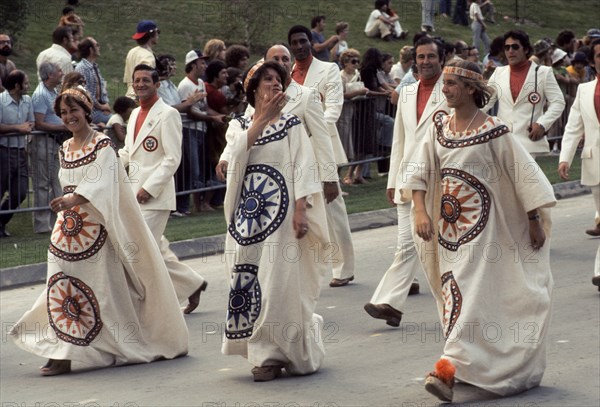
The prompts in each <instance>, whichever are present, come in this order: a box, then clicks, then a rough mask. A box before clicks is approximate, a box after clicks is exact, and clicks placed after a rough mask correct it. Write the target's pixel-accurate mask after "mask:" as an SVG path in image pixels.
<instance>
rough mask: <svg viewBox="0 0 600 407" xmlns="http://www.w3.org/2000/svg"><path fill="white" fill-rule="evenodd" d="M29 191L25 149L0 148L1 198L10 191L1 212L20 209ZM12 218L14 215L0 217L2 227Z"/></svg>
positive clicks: (8, 214)
mask: <svg viewBox="0 0 600 407" xmlns="http://www.w3.org/2000/svg"><path fill="white" fill-rule="evenodd" d="M28 189H29V172H28V170H27V152H26V151H25V149H24V148H8V147H4V146H0V197H2V196H4V193H5V192H7V191H8V197H7V198H6V199H5V200H4V202H3V203H2V207H0V210H3V211H7V210H9V209H16V208H18V207H19V205H20V204H21V202H23V201H24V200H25V198H26V197H27V192H28ZM0 200H1V199H0ZM12 217H13V214H12V213H7V214H2V215H0V225H6V224H7V223H8V222H9V221H10V220H11V218H12Z"/></svg>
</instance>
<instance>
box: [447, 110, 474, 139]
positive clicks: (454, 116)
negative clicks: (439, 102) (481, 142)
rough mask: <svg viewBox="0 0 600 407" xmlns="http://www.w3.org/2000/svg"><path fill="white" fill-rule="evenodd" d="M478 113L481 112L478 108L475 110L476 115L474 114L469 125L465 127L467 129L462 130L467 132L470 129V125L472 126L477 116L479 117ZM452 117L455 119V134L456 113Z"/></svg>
mask: <svg viewBox="0 0 600 407" xmlns="http://www.w3.org/2000/svg"><path fill="white" fill-rule="evenodd" d="M478 114H479V109H477V110H476V111H475V115H474V116H473V118H472V119H471V121H470V122H469V124H467V127H465V129H464V130H463V131H462V132H466V131H467V130H468V129H469V127H471V125H472V124H473V121H474V120H475V118H476V117H477V115H478ZM452 117H453V119H454V134H456V113H454V115H453V116H452ZM462 132H461V133H462Z"/></svg>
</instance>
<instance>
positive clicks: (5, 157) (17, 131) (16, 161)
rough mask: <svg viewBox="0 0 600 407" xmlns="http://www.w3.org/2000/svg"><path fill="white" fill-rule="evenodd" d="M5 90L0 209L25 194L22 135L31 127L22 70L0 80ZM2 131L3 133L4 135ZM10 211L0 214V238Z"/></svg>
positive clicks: (0, 115) (0, 104) (0, 106)
mask: <svg viewBox="0 0 600 407" xmlns="http://www.w3.org/2000/svg"><path fill="white" fill-rule="evenodd" d="M4 86H5V87H6V92H2V93H0V134H2V135H3V136H0V197H2V196H4V193H5V192H8V198H7V199H5V200H4V201H3V203H2V207H0V210H2V211H6V210H10V209H15V208H17V207H18V206H19V205H20V204H21V202H23V200H25V198H26V197H27V192H28V189H29V188H28V187H29V185H28V181H29V174H28V172H27V152H26V151H25V146H26V140H25V136H26V135H27V134H29V132H30V131H31V130H32V129H33V124H34V118H33V103H32V101H31V98H30V97H29V96H27V92H28V91H29V79H28V78H27V74H25V72H23V71H19V70H14V71H12V72H11V73H9V74H8V76H7V77H6V80H5V81H4ZM4 134H6V135H4ZM12 216H13V214H12V213H8V214H2V215H0V238H2V237H8V236H10V234H9V233H8V232H7V231H6V224H7V223H8V222H9V221H10V219H11V218H12Z"/></svg>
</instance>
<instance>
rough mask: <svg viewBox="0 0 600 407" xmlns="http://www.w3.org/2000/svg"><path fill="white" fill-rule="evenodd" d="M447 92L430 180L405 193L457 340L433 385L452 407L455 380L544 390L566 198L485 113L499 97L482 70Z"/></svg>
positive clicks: (465, 68)
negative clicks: (556, 237) (554, 221)
mask: <svg viewBox="0 0 600 407" xmlns="http://www.w3.org/2000/svg"><path fill="white" fill-rule="evenodd" d="M442 91H443V93H444V95H445V96H446V100H447V101H448V106H449V107H451V108H454V109H455V113H454V114H453V115H452V116H443V117H439V118H438V119H437V120H436V121H435V122H434V124H433V125H432V127H431V128H430V129H429V133H428V137H426V138H424V139H423V140H422V142H421V143H420V144H419V145H417V146H416V148H415V152H414V155H413V157H414V162H415V163H416V164H417V165H418V166H419V171H415V172H414V173H410V174H408V173H407V174H405V179H406V182H405V183H404V185H403V187H406V188H410V189H412V190H413V200H414V211H415V232H416V234H417V235H418V236H417V237H416V240H415V241H416V242H417V248H418V249H419V250H420V255H421V260H422V261H423V262H424V266H425V270H426V275H427V277H428V280H429V283H430V285H431V288H432V292H433V294H434V296H435V298H436V302H437V305H438V311H439V314H440V317H441V321H442V329H443V334H444V337H445V339H446V341H445V345H444V352H443V355H442V359H440V361H438V363H437V364H436V368H435V371H434V372H432V373H430V374H429V375H428V377H427V378H426V383H425V386H426V389H427V390H428V391H429V392H431V393H433V394H434V395H436V396H437V397H438V398H440V399H441V400H445V401H451V400H452V395H453V391H452V387H453V385H454V378H456V379H458V380H460V381H462V382H466V383H469V384H472V385H474V386H477V387H480V388H482V389H484V390H487V391H489V392H492V393H495V394H498V395H501V396H506V395H510V394H515V393H518V392H521V391H524V390H526V389H529V388H532V387H534V386H537V385H539V383H540V381H541V379H542V376H543V373H544V369H545V366H546V339H545V338H546V334H547V332H548V323H549V319H550V305H551V291H552V285H553V282H552V275H551V273H550V264H549V257H550V255H549V253H550V244H549V241H547V240H546V236H549V233H550V231H549V230H547V229H546V226H547V223H546V216H547V215H548V214H549V210H548V209H542V208H549V207H552V206H554V205H555V203H556V201H555V198H554V193H553V190H552V187H551V185H550V183H549V182H548V180H547V179H546V177H545V176H544V174H543V172H542V171H541V170H540V168H539V167H538V166H537V164H536V163H535V161H534V159H533V158H532V157H531V155H529V154H528V153H527V152H526V150H525V149H524V148H523V146H522V145H521V144H520V143H519V142H518V141H517V140H516V139H515V138H514V137H513V135H512V134H511V133H510V132H509V130H508V128H507V126H505V125H504V124H503V123H502V122H501V121H499V120H498V119H497V118H495V117H490V116H487V115H486V114H484V113H483V112H481V111H480V110H479V109H480V108H481V107H482V106H483V105H485V102H486V100H487V99H488V98H489V92H490V90H489V88H487V86H486V85H485V83H484V82H483V78H482V76H481V72H480V71H479V68H478V67H477V66H476V65H475V64H472V63H469V62H466V61H460V62H453V63H450V64H448V65H447V66H446V67H445V68H444V87H443V90H442ZM482 103H483V104H482ZM540 215H541V217H540ZM432 217H433V221H432ZM435 237H437V239H434V238H435ZM435 240H437V241H435Z"/></svg>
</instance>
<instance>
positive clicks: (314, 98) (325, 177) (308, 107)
mask: <svg viewBox="0 0 600 407" xmlns="http://www.w3.org/2000/svg"><path fill="white" fill-rule="evenodd" d="M285 93H286V95H287V96H288V102H287V104H286V105H285V106H284V107H283V109H282V112H283V113H291V114H294V115H296V116H297V117H298V118H299V119H300V120H301V121H302V124H303V125H304V129H305V130H306V133H308V136H309V137H310V141H311V145H312V148H313V151H314V152H315V157H316V159H317V163H318V164H319V172H318V175H319V180H320V181H321V182H337V181H338V179H339V177H338V173H337V165H336V161H335V156H334V153H333V147H332V145H331V139H332V138H331V136H330V135H329V130H328V128H327V123H326V122H325V118H324V116H323V106H322V105H321V100H320V98H319V96H318V94H317V93H316V91H315V90H314V89H310V88H307V87H306V86H302V85H300V84H299V83H298V82H295V81H292V82H291V83H290V84H289V86H288V87H287V89H286V90H285ZM253 113H254V109H253V108H252V106H248V108H247V109H246V113H245V114H246V116H248V117H249V116H251V115H252V114H253ZM229 143H230V141H229V140H228V144H227V146H229ZM220 159H221V160H224V161H227V162H230V161H231V157H230V148H228V147H225V150H223V153H222V154H221V158H220Z"/></svg>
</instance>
